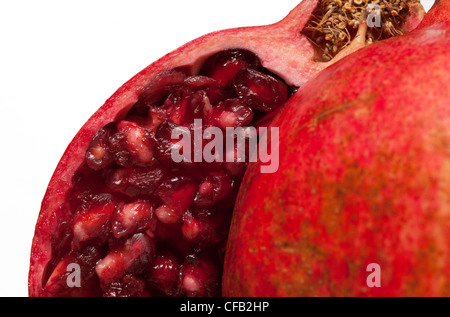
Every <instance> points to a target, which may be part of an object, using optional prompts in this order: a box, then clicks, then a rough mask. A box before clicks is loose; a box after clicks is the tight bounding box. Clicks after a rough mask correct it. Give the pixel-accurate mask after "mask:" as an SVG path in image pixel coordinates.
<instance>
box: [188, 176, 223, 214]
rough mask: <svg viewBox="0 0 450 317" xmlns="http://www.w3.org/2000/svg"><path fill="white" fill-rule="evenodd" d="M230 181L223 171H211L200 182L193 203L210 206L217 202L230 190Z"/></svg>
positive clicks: (203, 206) (202, 206) (201, 206)
mask: <svg viewBox="0 0 450 317" xmlns="http://www.w3.org/2000/svg"><path fill="white" fill-rule="evenodd" d="M231 189H232V181H231V179H230V178H229V177H228V176H227V175H226V174H225V173H211V174H210V175H208V176H207V177H206V178H205V179H204V180H203V182H202V183H201V184H200V187H199V190H198V192H197V195H196V197H195V199H194V205H195V206H197V207H199V208H210V207H213V206H214V205H217V204H219V203H220V202H221V201H223V200H224V199H225V198H227V196H229V195H230V194H231V192H232V190H231Z"/></svg>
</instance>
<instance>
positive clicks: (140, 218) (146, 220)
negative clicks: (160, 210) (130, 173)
mask: <svg viewBox="0 0 450 317" xmlns="http://www.w3.org/2000/svg"><path fill="white" fill-rule="evenodd" d="M155 227H156V218H155V216H154V214H153V204H152V203H151V202H149V201H145V200H138V201H135V202H132V203H128V204H125V203H122V204H121V205H120V206H119V207H118V208H116V209H115V212H114V214H113V215H112V232H113V234H114V237H116V238H122V237H125V236H127V235H129V234H132V233H134V232H141V231H144V230H148V229H153V231H154V230H155Z"/></svg>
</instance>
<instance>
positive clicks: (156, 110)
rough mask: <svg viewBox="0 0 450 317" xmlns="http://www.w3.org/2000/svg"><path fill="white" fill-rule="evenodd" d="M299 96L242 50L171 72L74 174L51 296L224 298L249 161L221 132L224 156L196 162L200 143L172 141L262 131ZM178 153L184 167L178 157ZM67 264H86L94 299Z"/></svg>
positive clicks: (104, 135) (52, 268)
mask: <svg viewBox="0 0 450 317" xmlns="http://www.w3.org/2000/svg"><path fill="white" fill-rule="evenodd" d="M295 90H296V87H289V86H287V85H286V84H285V83H284V82H283V81H282V80H281V79H280V78H278V77H277V76H275V75H274V74H272V73H270V72H269V71H268V70H267V69H264V68H263V67H262V66H261V63H260V61H259V59H258V58H257V57H256V56H255V55H254V54H252V53H250V52H248V51H244V50H227V51H222V52H219V53H217V54H215V55H213V56H211V57H210V58H209V59H208V60H207V61H206V62H205V63H204V65H203V67H202V68H201V70H200V73H199V74H197V75H195V76H188V74H185V73H183V72H182V71H180V70H170V71H167V72H164V73H162V74H160V75H159V76H157V77H156V78H155V79H154V80H153V81H152V82H150V83H149V84H148V85H147V86H146V87H143V89H142V93H141V95H140V98H139V101H138V102H137V103H136V104H135V105H134V106H133V107H132V108H131V109H130V110H129V111H128V112H127V113H126V114H125V115H124V116H122V117H121V118H120V119H118V120H117V121H115V122H111V123H108V124H107V125H105V126H104V127H103V128H102V129H100V130H99V131H98V132H97V134H96V135H95V137H94V138H93V139H92V141H91V144H90V146H89V148H88V150H87V152H86V155H85V161H84V163H83V164H82V166H80V168H79V169H78V172H77V173H76V175H75V176H74V178H73V187H72V189H71V191H70V192H69V193H68V196H67V201H68V203H69V204H70V210H71V213H72V214H71V215H70V216H69V217H68V219H67V220H66V222H65V223H66V225H65V226H63V227H62V228H61V230H59V231H58V233H57V234H56V235H55V237H54V242H53V244H52V247H53V252H52V254H53V258H52V260H51V261H50V263H49V264H48V265H47V269H46V271H47V272H48V273H47V274H46V276H44V277H43V281H42V283H43V287H44V288H45V291H46V292H47V295H49V296H67V295H71V296H72V295H75V293H77V294H78V295H83V294H88V295H96V296H108V297H110V296H219V295H220V294H221V276H222V263H223V257H224V250H225V243H226V239H227V235H228V230H229V224H230V221H231V212H232V209H233V206H234V201H235V198H236V195H237V190H238V187H239V184H240V182H241V179H242V177H243V172H244V171H245V168H246V165H247V163H248V157H249V156H250V154H249V153H245V154H246V156H245V157H246V159H243V160H242V158H241V159H240V160H238V155H237V153H234V152H233V153H226V150H227V149H226V140H225V138H226V135H227V134H226V133H223V135H222V136H217V135H216V136H215V137H214V138H219V137H220V138H223V140H222V141H223V142H222V143H221V144H222V146H223V147H222V148H220V147H217V148H215V149H214V150H213V151H212V152H211V153H213V154H214V158H215V159H213V160H210V159H208V160H207V159H205V158H204V157H202V158H201V160H198V159H196V157H195V151H192V150H190V151H189V145H192V149H194V146H195V141H196V140H191V141H189V142H188V143H182V145H180V140H179V139H174V138H173V133H174V132H180V133H186V132H190V133H192V135H194V133H195V130H196V129H197V130H198V129H199V126H198V124H197V122H199V121H195V120H201V121H200V123H201V126H200V128H201V129H202V130H205V129H207V128H213V127H216V128H218V129H220V131H223V132H225V131H226V129H227V128H237V127H250V126H255V125H256V126H258V125H259V124H260V123H261V122H264V121H265V118H272V117H273V115H274V113H276V112H277V111H278V110H279V109H280V108H281V107H282V105H283V104H284V103H285V102H286V101H287V99H288V98H289V96H290V95H291V94H292V93H293V92H294V91H295ZM208 141H209V140H202V139H201V140H200V147H201V148H202V149H204V148H205V147H207V146H208ZM236 144H237V143H236ZM177 149H178V150H180V152H181V153H183V154H188V155H187V156H186V158H187V159H186V160H182V161H177V160H174V157H173V153H172V152H173V150H177ZM232 149H233V150H234V151H237V148H236V147H233V148H232ZM247 150H248V147H247ZM221 153H222V158H221V157H220V155H219V154H221ZM224 153H226V155H227V156H229V157H232V158H233V160H228V161H227V159H226V157H224V155H225V154H224ZM234 159H236V160H234ZM224 161H226V162H224ZM64 237H65V239H62V238H64ZM61 241H64V242H63V243H62V242H61ZM86 250H88V251H89V250H91V251H90V252H88V251H86ZM92 250H95V251H96V252H93V251H92ZM86 252H88V255H89V256H86V255H85V254H86ZM70 263H75V264H80V266H82V267H83V269H82V274H83V275H86V276H84V277H82V283H87V282H89V283H90V284H95V287H93V286H92V285H91V286H90V287H89V290H90V291H89V293H87V290H86V289H84V288H70V287H68V286H67V285H65V280H66V278H67V276H68V273H67V271H66V269H65V268H66V267H67V265H69V264H70ZM84 272H86V274H85V273H84ZM85 281H86V282H85Z"/></svg>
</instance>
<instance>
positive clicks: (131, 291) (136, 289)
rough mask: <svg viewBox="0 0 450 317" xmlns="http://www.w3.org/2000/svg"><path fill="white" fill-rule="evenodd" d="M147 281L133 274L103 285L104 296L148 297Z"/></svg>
mask: <svg viewBox="0 0 450 317" xmlns="http://www.w3.org/2000/svg"><path fill="white" fill-rule="evenodd" d="M145 288H146V285H145V281H144V280H142V279H140V278H138V277H136V276H134V275H131V274H128V275H125V276H124V277H122V278H120V279H119V280H117V281H115V282H113V283H110V284H106V285H103V289H104V293H103V296H104V297H148V296H149V293H148V292H147V290H146V289H145Z"/></svg>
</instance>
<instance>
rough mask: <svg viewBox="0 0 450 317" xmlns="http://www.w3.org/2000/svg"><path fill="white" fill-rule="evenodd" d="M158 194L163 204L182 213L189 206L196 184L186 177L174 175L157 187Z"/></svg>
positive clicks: (194, 193)
mask: <svg viewBox="0 0 450 317" xmlns="http://www.w3.org/2000/svg"><path fill="white" fill-rule="evenodd" d="M157 193H158V196H159V197H160V198H161V200H162V201H163V202H164V204H165V205H167V206H169V207H170V208H172V209H174V210H175V211H177V212H178V213H182V212H184V211H185V210H187V209H188V208H189V206H190V205H191V203H192V201H193V200H194V198H195V195H196V193H197V184H196V183H195V182H194V181H193V180H192V179H191V178H188V177H183V176H179V177H174V178H172V179H169V180H168V181H165V182H164V183H162V184H161V186H159V188H158V191H157Z"/></svg>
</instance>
